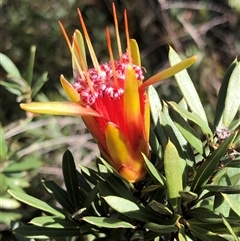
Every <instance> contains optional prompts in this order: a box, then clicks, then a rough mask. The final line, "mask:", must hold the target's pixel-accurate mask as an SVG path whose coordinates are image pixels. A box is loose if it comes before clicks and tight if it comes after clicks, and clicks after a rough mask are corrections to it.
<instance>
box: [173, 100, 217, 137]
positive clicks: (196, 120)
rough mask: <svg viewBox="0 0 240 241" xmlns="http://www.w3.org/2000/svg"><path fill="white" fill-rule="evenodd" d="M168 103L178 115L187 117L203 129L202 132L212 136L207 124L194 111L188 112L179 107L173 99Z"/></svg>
mask: <svg viewBox="0 0 240 241" xmlns="http://www.w3.org/2000/svg"><path fill="white" fill-rule="evenodd" d="M168 104H169V105H170V106H171V107H172V108H173V109H174V110H175V111H177V112H178V113H179V114H180V115H182V116H183V117H185V118H187V119H188V120H191V121H192V122H194V123H195V124H197V125H198V126H199V127H200V128H201V129H202V131H203V133H204V134H208V135H210V136H213V133H212V131H211V129H210V128H209V126H208V124H207V123H206V122H205V121H204V120H203V119H202V118H201V117H200V116H199V115H198V114H196V113H194V112H188V111H187V110H185V109H184V108H182V107H180V106H179V105H177V104H176V103H175V102H173V101H169V102H168Z"/></svg>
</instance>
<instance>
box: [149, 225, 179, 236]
mask: <svg viewBox="0 0 240 241" xmlns="http://www.w3.org/2000/svg"><path fill="white" fill-rule="evenodd" d="M144 227H145V228H147V229H149V230H151V231H153V232H156V233H160V234H164V233H171V232H176V231H177V227H176V226H174V225H159V224H156V223H146V224H145V225H144Z"/></svg>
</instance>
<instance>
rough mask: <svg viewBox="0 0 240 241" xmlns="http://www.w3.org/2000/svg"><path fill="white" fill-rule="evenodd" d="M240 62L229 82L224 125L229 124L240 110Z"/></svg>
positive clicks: (223, 118) (223, 117)
mask: <svg viewBox="0 0 240 241" xmlns="http://www.w3.org/2000/svg"><path fill="white" fill-rule="evenodd" d="M239 93H240V62H238V64H237V65H236V67H235V68H234V70H233V72H232V74H231V77H230V79H229V83H228V89H227V93H226V99H225V107H224V111H223V116H222V123H223V125H224V126H229V125H230V124H231V122H232V121H233V119H234V117H235V116H236V114H237V112H238V111H240V97H239Z"/></svg>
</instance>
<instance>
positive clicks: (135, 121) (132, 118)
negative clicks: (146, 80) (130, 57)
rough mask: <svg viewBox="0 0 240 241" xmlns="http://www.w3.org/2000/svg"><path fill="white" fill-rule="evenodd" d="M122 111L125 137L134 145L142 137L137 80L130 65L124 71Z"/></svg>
mask: <svg viewBox="0 0 240 241" xmlns="http://www.w3.org/2000/svg"><path fill="white" fill-rule="evenodd" d="M123 111H124V118H125V126H126V128H127V137H128V138H129V141H130V142H131V143H132V144H133V145H134V144H136V143H137V142H138V140H139V135H140V136H142V135H143V123H142V115H141V106H140V97H139V90H138V80H137V79H136V75H135V72H134V70H133V68H132V67H131V66H130V65H129V66H128V67H127V69H126V79H125V81H124V106H123ZM133 130H134V131H133Z"/></svg>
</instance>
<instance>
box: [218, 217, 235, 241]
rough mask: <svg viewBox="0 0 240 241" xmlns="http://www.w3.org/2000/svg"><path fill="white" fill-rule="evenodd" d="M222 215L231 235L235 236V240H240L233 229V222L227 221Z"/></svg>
mask: <svg viewBox="0 0 240 241" xmlns="http://www.w3.org/2000/svg"><path fill="white" fill-rule="evenodd" d="M221 217H222V220H223V223H224V225H225V226H226V228H227V229H228V231H229V232H230V233H231V235H232V236H233V238H234V240H235V241H239V239H238V237H237V235H236V234H235V233H234V231H233V229H232V227H231V224H230V223H229V222H228V221H227V219H226V218H225V217H224V216H223V215H221Z"/></svg>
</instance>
